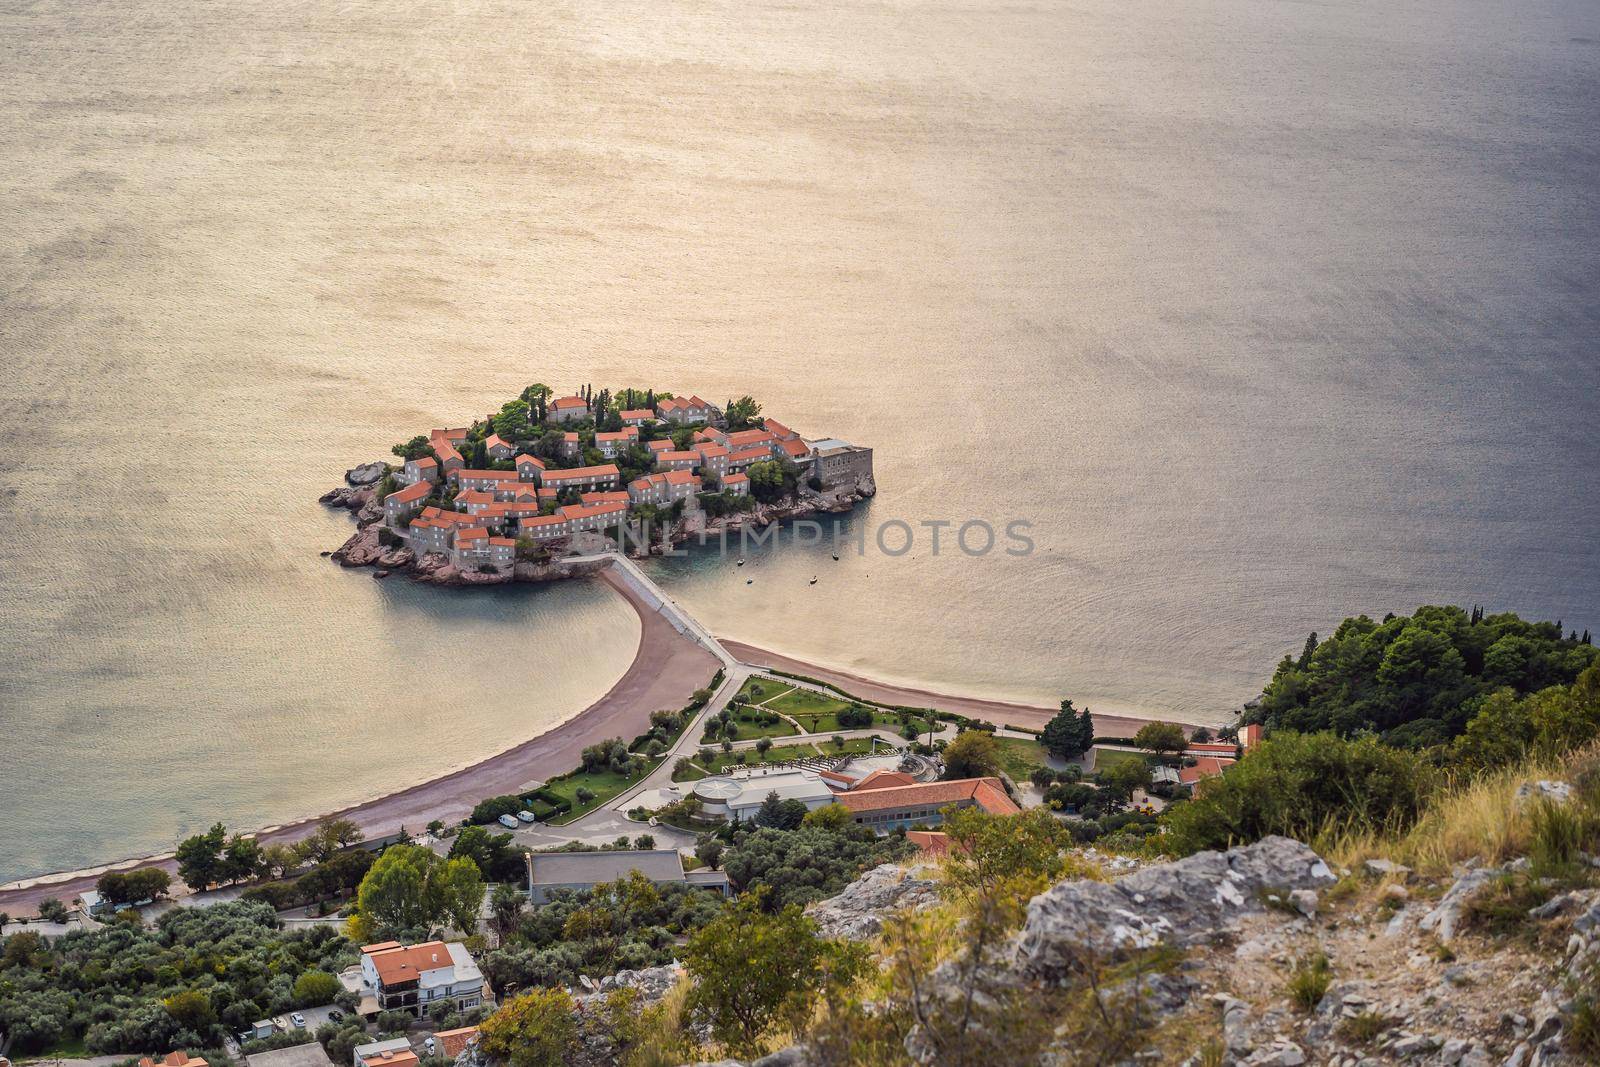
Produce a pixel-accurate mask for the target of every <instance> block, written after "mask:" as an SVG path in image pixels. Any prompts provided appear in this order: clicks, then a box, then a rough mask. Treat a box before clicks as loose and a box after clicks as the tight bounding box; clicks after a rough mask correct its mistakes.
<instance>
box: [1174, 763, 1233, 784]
mask: <svg viewBox="0 0 1600 1067" xmlns="http://www.w3.org/2000/svg"><path fill="white" fill-rule="evenodd" d="M1231 763H1233V760H1231V759H1218V758H1217V757H1216V756H1201V757H1200V758H1199V759H1197V760H1195V761H1194V766H1193V767H1180V768H1178V781H1179V782H1181V783H1182V784H1184V785H1194V784H1195V783H1196V782H1198V781H1199V780H1200V779H1202V778H1215V777H1216V776H1217V775H1219V774H1221V773H1222V770H1223V768H1224V767H1227V766H1228V765H1230V764H1231Z"/></svg>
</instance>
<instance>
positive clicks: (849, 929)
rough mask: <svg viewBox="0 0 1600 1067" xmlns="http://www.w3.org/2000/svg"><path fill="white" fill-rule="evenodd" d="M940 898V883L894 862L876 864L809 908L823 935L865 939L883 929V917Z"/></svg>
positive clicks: (874, 935) (851, 939) (921, 905)
mask: <svg viewBox="0 0 1600 1067" xmlns="http://www.w3.org/2000/svg"><path fill="white" fill-rule="evenodd" d="M937 899H938V886H937V885H936V883H934V882H933V881H932V880H931V879H927V878H918V877H916V876H915V875H913V874H912V873H911V872H910V871H907V870H904V869H902V868H901V867H898V866H896V865H895V864H892V863H885V864H884V865H883V866H881V867H874V868H873V869H872V870H870V871H868V872H866V873H865V874H863V875H862V876H861V877H860V878H857V879H856V880H855V881H853V882H851V883H850V884H849V885H848V886H846V887H845V888H844V891H843V892H842V893H840V894H839V895H838V896H836V897H830V898H828V899H827V900H822V901H818V902H817V903H815V904H813V905H811V907H809V908H807V909H806V910H807V913H808V914H809V915H810V916H811V918H813V919H815V920H816V922H817V926H818V927H819V928H820V930H821V932H822V935H823V936H824V937H842V938H845V939H846V940H849V941H865V940H867V939H868V938H871V937H876V936H877V935H878V934H879V933H880V932H882V930H883V920H884V919H885V918H886V917H887V916H888V914H889V913H890V912H893V911H897V910H899V909H901V908H917V907H924V906H927V905H929V904H932V903H933V902H934V901H935V900H937Z"/></svg>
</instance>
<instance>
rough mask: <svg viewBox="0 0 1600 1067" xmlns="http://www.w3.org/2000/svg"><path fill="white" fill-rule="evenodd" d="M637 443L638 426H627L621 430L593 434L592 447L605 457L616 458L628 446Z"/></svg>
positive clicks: (625, 450)
mask: <svg viewBox="0 0 1600 1067" xmlns="http://www.w3.org/2000/svg"><path fill="white" fill-rule="evenodd" d="M638 443H639V428H638V427H637V426H628V427H626V428H624V429H621V430H615V431H612V432H609V433H597V434H595V435H594V447H595V448H597V449H599V450H600V454H601V455H602V456H604V457H606V458H607V459H616V458H617V457H618V456H620V455H622V454H623V453H625V452H627V451H628V449H629V448H630V447H632V446H633V445H636V444H638Z"/></svg>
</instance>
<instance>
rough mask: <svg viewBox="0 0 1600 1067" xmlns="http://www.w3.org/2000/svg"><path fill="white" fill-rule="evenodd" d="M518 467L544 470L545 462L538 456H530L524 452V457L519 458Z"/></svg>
mask: <svg viewBox="0 0 1600 1067" xmlns="http://www.w3.org/2000/svg"><path fill="white" fill-rule="evenodd" d="M517 466H519V467H527V466H534V467H538V468H539V469H540V470H544V460H542V459H540V458H539V457H538V456H530V455H528V454H527V453H526V452H524V453H523V454H522V455H520V456H518V457H517Z"/></svg>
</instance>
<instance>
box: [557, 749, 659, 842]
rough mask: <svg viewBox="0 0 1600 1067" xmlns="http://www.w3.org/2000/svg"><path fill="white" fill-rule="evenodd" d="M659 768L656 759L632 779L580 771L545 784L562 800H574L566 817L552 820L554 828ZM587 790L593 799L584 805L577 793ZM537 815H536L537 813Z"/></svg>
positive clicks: (583, 813)
mask: <svg viewBox="0 0 1600 1067" xmlns="http://www.w3.org/2000/svg"><path fill="white" fill-rule="evenodd" d="M655 767H656V761H655V760H646V761H645V768H644V770H642V771H640V773H639V774H637V775H635V776H634V777H632V778H624V777H622V775H620V774H613V773H611V772H610V771H595V772H594V773H593V774H584V773H583V772H582V771H579V772H577V773H575V774H573V775H572V776H570V777H567V778H555V779H552V780H551V781H549V782H548V783H546V785H545V788H546V789H548V790H550V792H552V793H555V794H557V795H558V796H560V797H562V798H563V799H566V800H570V801H572V810H571V811H569V812H567V813H566V814H565V815H557V816H556V817H555V818H553V819H551V820H550V822H551V824H553V825H556V826H559V825H561V824H562V823H568V822H571V821H572V820H573V819H576V818H577V817H578V816H580V815H587V814H588V813H589V812H591V811H593V810H594V809H595V808H598V807H599V806H600V805H602V804H604V803H605V802H606V801H608V800H610V799H611V798H612V797H614V796H616V795H617V794H618V793H620V792H622V791H623V790H624V789H626V788H628V787H629V786H631V785H634V784H635V783H637V782H638V781H639V780H640V779H642V778H643V777H644V776H645V775H647V774H649V773H650V772H651V771H652V770H654V769H655ZM579 789H587V790H589V792H591V793H593V794H594V797H593V798H592V799H590V800H589V801H587V802H585V803H582V804H580V803H578V790H579ZM536 814H537V813H536Z"/></svg>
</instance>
